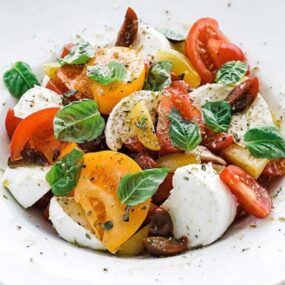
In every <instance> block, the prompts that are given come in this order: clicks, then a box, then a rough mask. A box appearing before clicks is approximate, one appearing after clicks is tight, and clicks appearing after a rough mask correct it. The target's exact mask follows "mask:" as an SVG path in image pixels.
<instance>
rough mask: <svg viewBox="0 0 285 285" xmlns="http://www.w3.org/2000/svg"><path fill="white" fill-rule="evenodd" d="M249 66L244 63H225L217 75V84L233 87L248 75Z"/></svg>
mask: <svg viewBox="0 0 285 285" xmlns="http://www.w3.org/2000/svg"><path fill="white" fill-rule="evenodd" d="M247 70H248V66H247V64H246V63H244V62H242V61H229V62H227V63H225V64H224V65H223V66H222V67H221V68H220V69H219V70H218V72H217V74H216V79H215V81H216V83H221V84H226V85H231V84H234V83H237V82H239V81H240V80H241V79H242V78H243V77H244V76H245V74H246V73H247Z"/></svg>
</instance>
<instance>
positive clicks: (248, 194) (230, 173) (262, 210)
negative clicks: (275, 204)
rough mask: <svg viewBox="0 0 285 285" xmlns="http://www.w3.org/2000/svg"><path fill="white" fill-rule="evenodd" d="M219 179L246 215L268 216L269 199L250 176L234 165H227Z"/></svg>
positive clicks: (269, 209)
mask: <svg viewBox="0 0 285 285" xmlns="http://www.w3.org/2000/svg"><path fill="white" fill-rule="evenodd" d="M220 178H221V179H222V180H223V182H224V183H225V184H226V185H227V186H228V187H229V189H230V190H231V192H232V193H233V194H234V195H235V196H236V198H237V200H238V202H239V203H240V205H241V207H242V208H243V209H244V210H245V211H246V212H247V213H248V214H251V215H254V216H255V217H257V218H265V217H267V216H268V215H269V213H270V211H271V208H272V201H271V198H270V196H269V195H268V192H267V191H266V190H265V189H264V188H263V187H262V186H260V185H259V184H258V182H257V181H256V180H255V179H254V178H253V177H252V176H250V175H249V174H247V173H246V172H245V171H243V170H242V169H241V168H239V167H237V166H235V165H229V166H227V167H225V168H224V169H223V170H222V172H221V173H220Z"/></svg>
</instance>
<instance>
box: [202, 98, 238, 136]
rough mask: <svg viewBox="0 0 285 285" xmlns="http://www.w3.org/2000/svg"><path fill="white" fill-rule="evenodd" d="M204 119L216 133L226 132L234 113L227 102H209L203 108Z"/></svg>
mask: <svg viewBox="0 0 285 285" xmlns="http://www.w3.org/2000/svg"><path fill="white" fill-rule="evenodd" d="M202 111H203V115H204V119H205V122H206V124H207V125H208V127H209V128H210V129H211V130H213V131H214V132H217V133H218V132H225V131H226V130H227V129H228V128H229V125H230V123H231V119H232V111H231V106H230V104H229V103H227V102H225V101H216V102H207V103H206V104H204V105H203V106H202Z"/></svg>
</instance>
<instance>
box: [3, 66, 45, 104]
mask: <svg viewBox="0 0 285 285" xmlns="http://www.w3.org/2000/svg"><path fill="white" fill-rule="evenodd" d="M3 80H4V83H5V86H6V87H7V88H8V90H9V92H10V93H11V95H12V96H14V97H16V98H18V99H20V98H21V96H22V95H23V94H24V93H25V92H26V91H28V90H29V89H31V88H33V87H34V86H35V85H40V83H39V81H38V79H37V78H36V76H35V75H34V73H33V71H32V69H31V67H30V66H29V65H28V64H26V63H25V62H22V61H18V62H16V63H14V64H13V66H12V68H11V69H9V70H7V71H6V72H5V73H4V76H3Z"/></svg>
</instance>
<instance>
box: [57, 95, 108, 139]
mask: <svg viewBox="0 0 285 285" xmlns="http://www.w3.org/2000/svg"><path fill="white" fill-rule="evenodd" d="M53 128H54V135H55V137H56V138H57V139H59V140H61V141H66V142H76V143H83V142H86V141H92V140H94V139H96V138H97V137H99V136H100V135H101V134H102V133H103V131H104V128H105V121H104V119H103V118H102V117H101V115H100V113H99V111H98V105H97V103H96V102H95V101H94V100H89V99H85V100H82V101H78V102H72V103H70V104H69V105H67V106H65V107H64V108H63V109H61V110H60V111H58V112H57V114H56V116H55V118H54V121H53Z"/></svg>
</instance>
